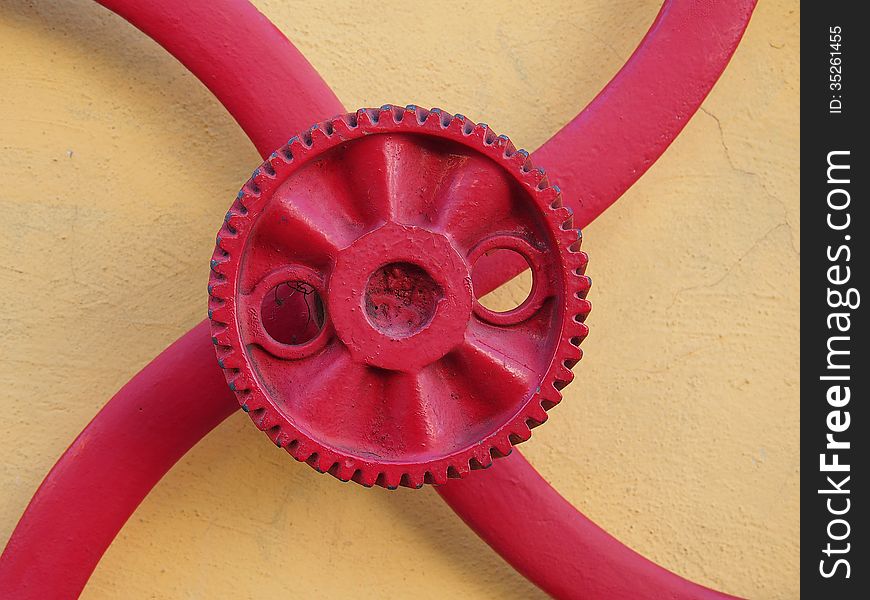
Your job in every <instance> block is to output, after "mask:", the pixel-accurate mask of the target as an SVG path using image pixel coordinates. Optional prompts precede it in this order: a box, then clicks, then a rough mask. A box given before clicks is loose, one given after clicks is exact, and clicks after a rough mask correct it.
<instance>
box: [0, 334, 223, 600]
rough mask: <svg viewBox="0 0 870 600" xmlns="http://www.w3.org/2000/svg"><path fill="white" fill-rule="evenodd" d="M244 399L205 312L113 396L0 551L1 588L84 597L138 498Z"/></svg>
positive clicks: (20, 596)
mask: <svg viewBox="0 0 870 600" xmlns="http://www.w3.org/2000/svg"><path fill="white" fill-rule="evenodd" d="M237 409H238V405H237V404H236V402H235V401H234V399H233V395H232V393H231V392H230V391H229V390H228V389H227V385H226V381H224V378H223V377H222V376H221V373H220V370H219V369H217V368H216V366H215V365H214V350H213V348H212V345H211V343H210V341H209V333H208V325H207V323H205V322H203V323H201V324H199V325H197V326H196V327H194V328H193V330H191V331H190V332H189V333H187V334H186V335H184V336H183V337H181V338H180V339H179V340H178V341H177V342H175V343H174V344H172V345H171V346H169V348H167V349H166V350H164V351H163V352H162V353H161V354H160V355H159V356H157V358H155V359H154V360H153V361H152V362H151V363H150V364H149V365H148V366H147V367H145V368H144V369H142V371H140V372H139V374H138V375H136V376H135V377H133V379H131V380H130V382H129V383H128V384H127V385H125V386H124V387H123V388H121V390H120V391H119V392H118V393H117V394H116V395H115V396H114V397H113V398H112V399H111V400H109V402H108V403H107V404H106V406H105V407H104V408H103V409H102V410H101V411H100V412H99V413H97V415H96V416H95V417H94V420H93V421H91V423H90V424H89V425H88V426H87V427H86V428H85V429H84V431H82V433H81V434H80V435H79V436H78V437H77V438H76V440H75V441H74V442H73V443H72V445H70V447H69V448H68V449H67V450H66V452H64V454H63V456H61V458H60V460H58V462H57V464H55V466H54V468H53V469H52V470H51V472H50V473H49V474H48V475H47V476H46V478H45V481H43V483H42V485H41V486H40V487H39V489H38V490H37V492H36V494H34V496H33V499H32V500H31V501H30V505H29V506H28V507H27V510H26V511H25V513H24V515H23V516H22V517H21V520H20V521H19V522H18V526H17V527H16V528H15V531H14V532H13V533H12V537H11V538H10V539H9V542H8V544H7V545H6V549H5V550H4V551H3V556H2V558H0V598H3V600H25V599H27V600H30V599H36V598H39V599H49V598H51V599H54V598H75V597H77V596H78V594H79V593H80V592H81V590H82V588H83V587H84V586H85V583H87V580H88V577H90V575H91V573H92V572H93V570H94V567H96V565H97V562H98V561H99V560H100V557H101V556H102V555H103V553H104V552H105V551H106V548H108V547H109V544H110V543H111V542H112V540H113V539H114V538H115V535H116V534H117V533H118V531H119V530H120V529H121V527H122V526H123V525H124V523H125V522H126V521H127V519H128V518H129V517H130V515H131V514H133V511H134V510H135V509H136V507H137V506H139V503H140V502H141V501H142V499H143V498H144V497H145V495H146V494H147V493H148V492H149V491H150V490H151V488H152V487H154V485H155V484H156V483H157V482H158V481H160V478H161V477H163V475H164V474H165V473H166V472H167V471H168V470H169V469H170V467H172V465H174V464H175V463H176V461H178V459H179V458H181V457H182V456H184V454H185V452H187V451H188V450H189V449H190V448H191V447H192V446H193V445H194V444H196V442H198V441H199V440H200V439H202V437H203V436H205V434H207V433H208V432H209V431H211V430H212V429H213V428H214V427H216V426H217V425H218V424H219V423H220V422H221V421H223V420H224V419H225V418H226V417H228V416H229V415H230V414H232V413H233V412H234V411H235V410H237Z"/></svg>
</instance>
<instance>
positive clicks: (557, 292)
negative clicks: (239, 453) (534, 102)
mask: <svg viewBox="0 0 870 600" xmlns="http://www.w3.org/2000/svg"><path fill="white" fill-rule="evenodd" d="M579 245H580V235H579V231H577V230H576V229H573V227H572V222H571V214H570V211H569V210H568V209H567V208H565V207H563V206H562V202H561V197H560V193H559V189H558V187H556V186H554V185H550V184H549V182H548V180H547V177H546V176H545V175H544V173H543V171H541V170H540V169H535V168H533V167H532V166H531V163H530V161H529V157H528V153H526V152H525V151H523V150H516V149H515V148H514V146H513V145H512V144H511V143H510V141H509V140H508V139H507V138H506V137H504V136H497V135H495V134H494V133H493V132H492V131H491V130H490V129H489V128H488V127H487V126H486V125H483V124H475V123H473V122H471V121H469V120H468V119H466V118H465V117H463V116H460V115H455V116H454V115H449V114H447V113H445V112H443V111H440V110H438V109H433V110H431V111H427V110H423V109H419V108H416V107H413V106H409V107H407V108H399V107H396V106H384V107H382V108H380V109H377V110H375V109H363V110H360V111H358V112H356V113H355V114H349V115H343V116H340V117H336V118H334V119H332V120H330V121H327V122H324V123H320V124H318V125H315V126H314V127H313V128H311V129H310V130H309V131H307V132H306V133H304V134H302V135H300V136H298V137H295V138H293V139H291V140H290V142H289V143H288V144H287V145H286V146H285V147H283V148H281V149H280V150H278V151H277V152H275V153H274V154H272V156H270V157H269V159H268V160H267V161H266V162H265V163H263V165H262V166H261V167H260V168H258V169H257V170H256V171H255V172H254V174H253V176H252V177H251V179H250V180H249V181H248V182H247V183H246V184H245V186H244V187H243V188H242V190H241V192H239V195H238V197H237V199H236V201H235V202H234V204H233V206H232V207H231V209H230V211H229V212H228V213H227V216H226V219H225V222H224V225H223V227H222V228H221V230H220V233H219V234H218V238H217V247H216V249H215V253H214V256H213V259H212V263H211V265H212V274H211V279H210V284H209V294H210V299H209V316H210V318H211V323H212V335H213V341H214V344H215V346H216V349H217V356H218V360H219V362H220V365H221V367H222V368H223V369H224V371H225V374H226V377H227V380H228V382H229V384H230V387H231V388H232V389H233V390H234V391H235V393H236V395H237V397H238V399H239V402H240V403H241V405H242V408H243V409H244V410H246V411H247V412H248V413H249V414H250V416H251V418H252V419H253V421H254V423H255V424H256V425H257V427H259V428H260V429H262V430H263V431H265V432H266V433H267V434H268V435H269V437H270V438H271V439H272V441H273V442H274V443H275V444H277V445H278V446H280V447H284V448H286V449H287V451H288V452H289V453H290V454H291V455H292V456H294V457H295V458H296V459H298V460H300V461H305V462H307V463H308V464H310V465H311V466H312V467H314V468H315V469H317V470H318V471H321V472H328V473H330V474H332V475H334V476H335V477H337V478H339V479H341V480H343V481H347V480H353V481H356V482H358V483H361V484H363V485H366V486H370V485H374V484H377V485H382V486H384V487H388V488H395V487H397V486H399V485H405V486H409V487H420V486H422V485H423V484H424V483H436V484H438V483H444V482H445V481H446V480H447V478H448V477H461V476H463V475H465V474H466V473H468V472H469V471H470V470H471V469H475V468H483V467H487V466H489V465H490V464H491V463H492V459H493V458H494V457H500V456H504V455H506V454H508V453H510V451H511V447H512V445H513V444H516V443H519V442H521V441H524V440H526V439H528V438H529V436H530V435H531V432H530V429H531V428H532V427H535V426H537V425H540V424H541V423H543V422H544V421H545V420H546V418H547V413H546V411H547V410H548V409H550V408H551V407H552V406H554V405H555V404H557V403H558V402H559V401H560V400H561V395H560V390H561V389H562V388H563V387H564V386H565V385H566V384H567V383H568V382H569V381H570V380H571V379H572V377H573V375H572V373H571V371H570V369H571V367H573V365H574V364H575V363H576V362H577V361H578V360H579V359H580V357H581V351H580V348H579V345H580V342H581V341H582V339H583V338H584V337H585V335H586V332H587V329H586V326H585V325H584V324H583V321H584V320H585V318H586V315H587V314H588V312H589V309H590V304H589V302H588V301H587V300H586V299H585V297H586V293H587V291H588V289H589V285H590V281H589V278H588V277H586V276H585V275H584V271H585V266H586V255H585V254H584V253H583V252H581V251H580V250H579ZM507 250H509V251H512V252H515V253H517V254H519V255H520V256H522V257H523V258H524V259H525V261H526V262H527V263H528V265H529V266H530V267H531V271H532V281H533V283H532V290H531V292H530V294H529V296H528V298H527V299H526V300H525V301H524V302H523V303H522V304H520V305H519V306H517V307H516V308H515V309H513V310H510V311H507V312H494V311H492V310H490V309H487V308H485V307H484V306H483V305H482V304H480V303H479V302H478V301H477V299H476V297H475V289H474V282H475V281H476V278H473V277H472V272H473V270H474V266H475V263H476V262H477V261H478V260H481V259H485V258H487V257H489V255H491V254H493V253H494V252H504V251H507Z"/></svg>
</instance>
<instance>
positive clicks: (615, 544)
mask: <svg viewBox="0 0 870 600" xmlns="http://www.w3.org/2000/svg"><path fill="white" fill-rule="evenodd" d="M435 489H436V490H437V491H438V493H439V494H440V495H441V497H442V498H443V499H444V500H445V501H446V502H447V504H448V505H450V508H452V509H453V510H454V511H455V512H456V514H457V515H459V516H460V517H461V518H462V520H463V521H465V523H466V524H467V525H468V526H469V527H471V528H472V529H473V530H474V531H475V532H476V533H477V534H478V535H479V536H480V537H481V538H483V539H484V540H485V541H486V543H488V544H489V545H490V546H492V547H493V548H494V549H495V550H496V551H498V553H499V554H501V556H502V558H504V559H505V560H506V561H507V562H509V563H510V564H511V565H512V566H513V567H514V568H515V569H516V570H517V571H519V572H520V573H522V574H523V575H525V576H526V577H527V578H528V579H529V580H531V581H532V582H533V583H534V584H535V585H537V586H538V587H540V588H541V589H542V590H544V591H545V592H547V593H548V594H550V595H551V596H553V597H554V598H562V599H566V600H567V599H570V600H590V599H606V600H637V599H638V598H644V599H654V600H659V599H667V600H723V599H725V598H733V596H728V595H726V594H722V593H720V592H716V591H713V590H711V589H708V588H705V587H702V586H700V585H698V584H695V583H692V582H690V581H688V580H686V579H683V578H682V577H680V576H678V575H675V574H674V573H671V572H670V571H668V570H666V569H663V568H662V567H660V566H658V565H656V564H655V563H653V562H652V561H650V560H647V559H646V558H644V557H643V556H641V555H640V554H638V553H637V552H635V551H634V550H632V549H630V548H628V547H627V546H625V545H624V544H622V543H620V542H619V541H618V540H617V539H616V538H614V537H613V536H611V535H610V534H608V533H607V532H606V531H604V530H603V529H601V528H600V527H599V526H597V525H596V524H595V523H593V522H592V521H590V520H589V519H588V518H587V517H585V516H584V515H582V514H581V513H579V512H578V511H577V509H576V508H574V507H573V506H571V504H570V503H569V502H568V501H567V500H565V499H564V498H563V497H562V496H560V495H559V493H558V492H557V491H556V490H555V489H553V487H552V486H551V485H550V484H549V483H547V482H546V481H545V480H544V478H543V477H541V476H540V475H539V474H538V472H537V471H536V470H535V469H534V467H532V465H530V464H529V463H528V461H527V460H526V459H525V458H523V457H522V456H521V455H520V453H519V452H514V453H513V454H512V455H511V456H509V457H507V458H505V459H504V460H501V461H499V464H498V467H497V468H495V469H489V470H487V471H482V472H480V473H474V474H473V475H472V476H470V477H468V478H466V479H462V480H460V481H450V482H448V483H447V484H446V485H443V486H438V487H437V488H435Z"/></svg>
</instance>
